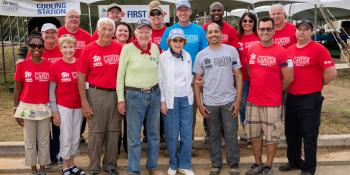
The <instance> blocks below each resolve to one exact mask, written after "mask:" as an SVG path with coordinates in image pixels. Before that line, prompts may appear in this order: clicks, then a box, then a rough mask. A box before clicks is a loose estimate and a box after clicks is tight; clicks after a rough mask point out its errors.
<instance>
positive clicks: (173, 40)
mask: <svg viewBox="0 0 350 175" xmlns="http://www.w3.org/2000/svg"><path fill="white" fill-rule="evenodd" d="M171 41H172V42H174V43H178V42H180V43H183V42H185V40H184V39H183V38H180V39H176V38H174V39H172V40H171Z"/></svg>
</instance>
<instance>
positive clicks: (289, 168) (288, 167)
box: [278, 163, 300, 172]
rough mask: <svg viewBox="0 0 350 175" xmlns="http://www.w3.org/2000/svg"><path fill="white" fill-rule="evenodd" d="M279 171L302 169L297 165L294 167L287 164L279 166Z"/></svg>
mask: <svg viewBox="0 0 350 175" xmlns="http://www.w3.org/2000/svg"><path fill="white" fill-rule="evenodd" d="M278 169H279V170H280V171H282V172H286V171H293V170H298V169H300V168H299V167H297V166H295V165H292V164H290V163H286V164H283V165H281V166H279V167H278Z"/></svg>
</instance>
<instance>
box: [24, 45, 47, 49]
mask: <svg viewBox="0 0 350 175" xmlns="http://www.w3.org/2000/svg"><path fill="white" fill-rule="evenodd" d="M28 46H29V47H30V48H32V49H35V48H38V49H42V48H44V44H28Z"/></svg>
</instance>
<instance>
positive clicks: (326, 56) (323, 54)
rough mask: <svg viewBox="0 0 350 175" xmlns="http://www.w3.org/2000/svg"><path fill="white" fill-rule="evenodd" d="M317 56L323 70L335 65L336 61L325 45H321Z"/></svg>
mask: <svg viewBox="0 0 350 175" xmlns="http://www.w3.org/2000/svg"><path fill="white" fill-rule="evenodd" d="M317 58H318V64H319V65H320V67H321V68H322V70H323V71H324V70H325V69H327V68H329V67H332V66H334V61H333V59H332V56H331V54H330V53H329V51H328V50H327V49H326V48H324V47H323V46H321V47H320V49H319V51H318V55H317Z"/></svg>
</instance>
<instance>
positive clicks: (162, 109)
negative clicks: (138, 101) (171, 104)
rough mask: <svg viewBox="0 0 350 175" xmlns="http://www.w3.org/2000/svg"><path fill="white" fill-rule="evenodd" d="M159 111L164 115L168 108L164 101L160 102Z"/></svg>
mask: <svg viewBox="0 0 350 175" xmlns="http://www.w3.org/2000/svg"><path fill="white" fill-rule="evenodd" d="M160 111H161V112H162V113H163V114H164V115H166V114H167V113H168V108H167V107H166V104H165V102H162V106H161V108H160Z"/></svg>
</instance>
